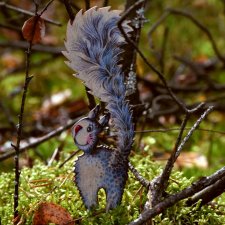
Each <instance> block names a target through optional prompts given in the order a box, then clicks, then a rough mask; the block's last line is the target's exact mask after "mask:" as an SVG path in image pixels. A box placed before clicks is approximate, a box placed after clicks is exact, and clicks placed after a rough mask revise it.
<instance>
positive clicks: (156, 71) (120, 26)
mask: <svg viewBox="0 0 225 225" xmlns="http://www.w3.org/2000/svg"><path fill="white" fill-rule="evenodd" d="M142 3H143V0H141V1H138V2H136V3H135V4H134V5H132V6H131V7H130V8H129V9H128V10H127V11H126V12H125V13H124V14H123V15H122V16H121V18H120V20H119V22H118V28H119V29H120V31H121V33H122V34H123V36H124V38H125V40H126V41H127V42H128V43H129V44H131V45H132V46H133V47H134V48H135V49H136V51H137V52H138V53H139V55H140V56H141V58H142V59H143V61H144V62H145V63H146V64H147V65H148V66H149V68H151V69H152V70H153V71H154V72H155V73H156V74H157V75H158V77H159V78H160V80H161V81H162V82H163V84H164V86H165V87H166V89H167V91H168V93H169V94H170V96H171V97H172V99H173V100H174V101H175V102H176V103H177V105H178V106H179V107H180V108H181V109H182V110H183V111H184V112H187V111H188V109H187V108H186V106H185V104H184V103H183V102H181V101H180V100H179V99H178V98H177V97H176V95H174V93H173V92H172V90H171V88H170V87H169V86H168V84H167V81H166V79H165V78H164V75H163V74H162V73H161V72H160V71H158V70H157V69H156V68H155V67H154V66H153V65H152V64H150V63H149V61H148V60H147V58H146V57H145V56H144V55H143V53H142V52H141V51H140V50H139V48H138V46H137V45H136V43H135V42H134V41H133V40H131V39H130V38H129V37H128V36H127V34H126V32H125V31H124V29H123V26H122V23H123V21H124V20H125V19H126V17H127V15H128V14H129V12H130V11H131V10H133V8H134V7H136V5H138V4H142Z"/></svg>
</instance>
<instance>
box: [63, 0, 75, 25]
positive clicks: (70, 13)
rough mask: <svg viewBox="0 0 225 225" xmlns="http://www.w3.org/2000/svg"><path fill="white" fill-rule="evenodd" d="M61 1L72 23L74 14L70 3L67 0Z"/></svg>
mask: <svg viewBox="0 0 225 225" xmlns="http://www.w3.org/2000/svg"><path fill="white" fill-rule="evenodd" d="M63 3H64V5H65V7H66V11H67V14H68V15H69V18H70V20H71V23H72V22H73V20H74V18H75V15H74V12H73V9H72V7H71V4H70V3H69V1H68V0H63Z"/></svg>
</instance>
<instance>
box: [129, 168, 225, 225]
mask: <svg viewBox="0 0 225 225" xmlns="http://www.w3.org/2000/svg"><path fill="white" fill-rule="evenodd" d="M224 177H225V167H223V168H221V169H220V170H218V171H216V172H215V173H214V174H212V175H211V176H208V177H203V178H201V179H199V180H198V181H196V182H194V183H193V184H192V185H191V186H189V187H187V188H185V189H183V190H182V191H180V192H178V193H176V194H173V195H169V196H167V198H166V199H164V200H163V201H161V202H160V203H158V204H157V205H155V206H154V207H153V208H152V209H148V210H146V211H144V212H143V213H141V214H140V215H139V217H138V218H137V219H136V220H134V221H132V222H131V223H129V225H141V224H143V223H144V222H145V221H147V220H149V219H150V218H153V217H154V216H156V215H158V214H160V213H162V212H163V211H164V210H165V209H167V208H169V207H171V206H173V205H174V204H176V203H177V202H179V201H181V200H183V199H186V198H188V197H190V196H193V195H194V194H195V193H197V192H199V191H201V190H202V189H204V188H206V187H208V186H210V185H212V184H213V183H215V182H217V181H218V180H220V179H222V178H224Z"/></svg>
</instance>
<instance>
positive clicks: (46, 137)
mask: <svg viewBox="0 0 225 225" xmlns="http://www.w3.org/2000/svg"><path fill="white" fill-rule="evenodd" d="M78 119H79V118H78ZM78 119H75V120H72V121H69V122H68V123H67V124H66V125H65V126H61V127H59V128H57V129H54V130H53V131H52V132H50V133H48V134H46V135H44V136H43V137H40V138H37V139H36V140H35V141H33V142H32V143H29V144H27V145H25V146H23V147H21V148H20V153H22V152H24V151H26V150H28V149H30V148H34V147H36V146H38V145H40V144H42V143H43V142H45V141H47V140H49V139H51V138H53V137H55V136H57V135H59V134H61V133H62V132H63V131H65V130H67V129H69V128H70V127H72V126H73V124H74V123H76V122H77V121H78ZM14 155H15V151H10V150H9V149H8V151H7V153H5V154H2V155H1V156H0V162H1V161H4V160H6V159H8V158H10V157H12V156H14Z"/></svg>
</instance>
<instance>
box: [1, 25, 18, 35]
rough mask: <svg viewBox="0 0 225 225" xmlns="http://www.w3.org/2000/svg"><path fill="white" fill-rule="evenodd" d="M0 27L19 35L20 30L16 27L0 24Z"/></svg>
mask: <svg viewBox="0 0 225 225" xmlns="http://www.w3.org/2000/svg"><path fill="white" fill-rule="evenodd" d="M0 27H3V28H5V29H9V30H13V31H16V32H19V33H21V29H20V28H19V27H16V26H12V25H9V24H3V23H0Z"/></svg>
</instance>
